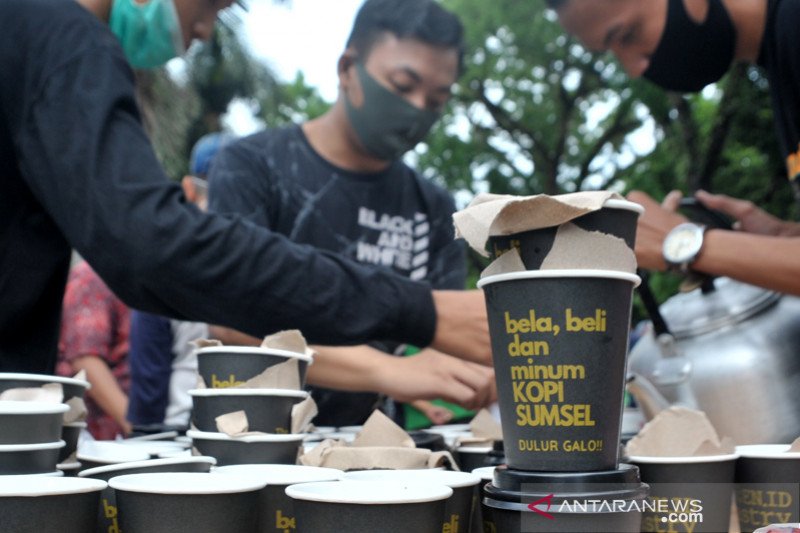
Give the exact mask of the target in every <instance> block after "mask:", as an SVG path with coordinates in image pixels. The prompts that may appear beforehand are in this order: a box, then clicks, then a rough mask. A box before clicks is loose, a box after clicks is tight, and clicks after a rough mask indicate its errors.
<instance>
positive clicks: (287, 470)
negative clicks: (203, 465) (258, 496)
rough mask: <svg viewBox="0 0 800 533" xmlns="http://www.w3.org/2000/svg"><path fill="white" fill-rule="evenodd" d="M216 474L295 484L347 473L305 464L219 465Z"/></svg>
mask: <svg viewBox="0 0 800 533" xmlns="http://www.w3.org/2000/svg"><path fill="white" fill-rule="evenodd" d="M213 472H214V473H215V474H235V475H241V476H255V477H258V478H259V479H263V480H264V481H266V482H267V485H293V484H295V483H314V482H320V481H338V480H340V479H342V478H343V477H344V475H345V473H344V472H343V471H341V470H337V469H335V468H323V467H320V466H304V465H269V464H253V465H226V466H218V467H216V468H215V469H214V470H213Z"/></svg>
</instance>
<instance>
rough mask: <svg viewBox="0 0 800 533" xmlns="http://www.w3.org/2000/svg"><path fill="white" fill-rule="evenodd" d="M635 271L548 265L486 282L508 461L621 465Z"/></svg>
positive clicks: (543, 465) (575, 467)
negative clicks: (626, 364) (620, 450)
mask: <svg viewBox="0 0 800 533" xmlns="http://www.w3.org/2000/svg"><path fill="white" fill-rule="evenodd" d="M639 281H640V280H639V277H638V276H635V275H633V274H628V273H625V272H616V271H605V270H541V271H526V272H515V273H511V274H501V275H497V276H490V277H487V278H484V279H482V280H481V281H480V282H479V283H478V286H479V287H481V288H483V291H484V295H485V298H486V308H487V313H488V317H489V333H490V336H491V342H492V356H493V360H494V368H495V376H496V380H497V393H498V398H499V404H500V418H501V420H502V424H501V425H502V428H503V441H504V443H505V454H506V460H507V463H508V465H509V467H511V468H516V469H521V470H536V471H551V472H552V471H563V472H574V471H597V470H614V469H616V468H617V466H618V449H619V439H620V423H621V418H622V404H623V394H624V388H625V386H624V378H625V359H626V354H627V349H628V330H629V325H630V316H631V299H632V294H633V288H634V286H635V285H636V284H638V283H639Z"/></svg>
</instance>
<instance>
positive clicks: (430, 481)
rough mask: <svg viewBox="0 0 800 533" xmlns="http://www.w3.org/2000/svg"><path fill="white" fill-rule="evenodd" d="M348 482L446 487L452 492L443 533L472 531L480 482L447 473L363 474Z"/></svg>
mask: <svg viewBox="0 0 800 533" xmlns="http://www.w3.org/2000/svg"><path fill="white" fill-rule="evenodd" d="M344 479H345V481H349V480H352V481H373V482H375V481H377V482H384V483H390V484H401V485H402V484H404V483H408V484H417V483H421V484H425V485H444V486H446V487H450V488H451V489H453V495H452V496H450V497H449V498H448V499H447V503H446V505H445V509H444V522H443V524H442V527H441V531H464V532H466V531H470V529H471V520H472V507H473V499H474V496H475V493H476V488H477V486H478V485H479V484H480V481H481V478H479V477H478V476H476V475H474V474H468V473H466V472H449V471H446V470H430V469H428V470H425V469H422V470H360V471H353V472H347V473H346V474H345V475H344Z"/></svg>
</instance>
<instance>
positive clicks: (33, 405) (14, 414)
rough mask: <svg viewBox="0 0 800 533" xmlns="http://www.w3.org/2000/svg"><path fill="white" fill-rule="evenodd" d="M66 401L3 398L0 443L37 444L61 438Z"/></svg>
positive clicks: (66, 409)
mask: <svg viewBox="0 0 800 533" xmlns="http://www.w3.org/2000/svg"><path fill="white" fill-rule="evenodd" d="M68 410H69V407H68V406H66V405H64V404H63V403H48V402H16V401H0V428H2V430H0V444H37V443H42V442H55V441H57V440H60V439H61V426H62V425H63V423H64V413H66V412H67V411H68Z"/></svg>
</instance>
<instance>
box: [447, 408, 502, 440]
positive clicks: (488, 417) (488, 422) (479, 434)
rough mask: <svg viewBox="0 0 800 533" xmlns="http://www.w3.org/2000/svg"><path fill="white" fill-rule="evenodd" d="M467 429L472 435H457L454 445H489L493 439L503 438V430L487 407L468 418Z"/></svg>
mask: <svg viewBox="0 0 800 533" xmlns="http://www.w3.org/2000/svg"><path fill="white" fill-rule="evenodd" d="M469 430H470V433H472V436H470V437H459V438H458V439H457V440H456V447H461V446H475V447H481V448H484V447H486V446H489V447H491V446H493V445H494V443H495V441H499V440H503V430H502V428H501V427H500V424H498V423H497V420H495V418H494V417H493V416H492V414H491V413H490V412H489V410H488V409H481V410H480V411H478V414H476V415H475V416H474V417H473V419H472V420H470V423H469Z"/></svg>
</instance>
